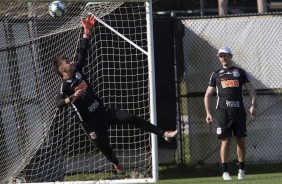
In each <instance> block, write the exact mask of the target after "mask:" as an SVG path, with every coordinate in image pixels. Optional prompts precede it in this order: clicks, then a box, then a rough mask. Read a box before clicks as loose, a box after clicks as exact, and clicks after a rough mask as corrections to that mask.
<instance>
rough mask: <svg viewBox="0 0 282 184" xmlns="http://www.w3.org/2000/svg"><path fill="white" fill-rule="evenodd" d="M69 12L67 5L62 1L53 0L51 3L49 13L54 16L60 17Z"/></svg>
mask: <svg viewBox="0 0 282 184" xmlns="http://www.w3.org/2000/svg"><path fill="white" fill-rule="evenodd" d="M66 12H67V9H66V6H65V4H64V3H63V2H61V1H53V2H52V3H50V4H49V13H50V15H51V16H52V17H60V16H62V15H64V14H65V13H66Z"/></svg>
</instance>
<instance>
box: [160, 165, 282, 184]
mask: <svg viewBox="0 0 282 184" xmlns="http://www.w3.org/2000/svg"><path fill="white" fill-rule="evenodd" d="M237 170H238V167H237V166H236V165H235V164H230V165H229V173H230V175H231V177H232V179H233V180H231V181H223V179H222V177H221V175H222V173H221V167H220V166H219V165H213V166H205V165H202V166H199V165H198V166H189V165H175V166H162V167H160V168H159V180H160V181H159V183H160V184H165V183H171V184H174V183H177V184H181V183H193V184H198V183H199V184H200V183H201V184H205V183H209V184H216V183H223V182H224V183H226V182H228V184H232V183H240V184H241V183H242V184H253V183H259V184H264V183H265V184H278V183H279V184H281V183H282V164H252V165H246V176H247V178H246V180H238V179H237Z"/></svg>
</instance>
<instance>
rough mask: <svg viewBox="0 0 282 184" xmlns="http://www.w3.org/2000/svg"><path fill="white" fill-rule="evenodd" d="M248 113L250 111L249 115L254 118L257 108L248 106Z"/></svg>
mask: <svg viewBox="0 0 282 184" xmlns="http://www.w3.org/2000/svg"><path fill="white" fill-rule="evenodd" d="M250 113H251V117H252V118H255V116H256V115H257V110H256V108H255V107H254V106H251V107H250Z"/></svg>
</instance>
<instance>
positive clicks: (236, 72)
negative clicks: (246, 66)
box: [232, 69, 240, 77]
mask: <svg viewBox="0 0 282 184" xmlns="http://www.w3.org/2000/svg"><path fill="white" fill-rule="evenodd" d="M232 73H233V76H234V77H240V73H239V71H238V70H237V69H234V70H233V71H232Z"/></svg>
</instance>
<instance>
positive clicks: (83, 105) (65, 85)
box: [57, 38, 103, 121]
mask: <svg viewBox="0 0 282 184" xmlns="http://www.w3.org/2000/svg"><path fill="white" fill-rule="evenodd" d="M87 45H88V39H86V38H83V39H82V42H81V46H80V52H79V57H78V62H77V65H76V71H75V73H74V75H73V76H72V77H71V78H69V79H63V81H62V83H61V84H60V85H59V87H58V93H57V106H58V107H62V106H64V105H66V104H65V103H64V100H65V98H67V97H69V96H71V95H73V94H74V93H75V92H76V91H77V90H85V91H86V92H85V94H84V96H83V97H76V98H74V99H73V101H72V103H71V105H72V107H73V108H74V110H75V111H76V113H77V115H78V117H79V119H80V121H85V120H87V119H89V118H90V117H91V116H92V115H93V114H94V113H95V112H96V110H97V109H98V108H99V107H101V106H102V105H103V103H102V100H101V99H100V98H99V97H98V96H96V95H95V94H94V91H93V88H92V86H91V85H90V84H89V82H88V81H87V79H86V77H85V76H84V75H83V73H82V68H83V66H84V63H85V60H86V56H87Z"/></svg>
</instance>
